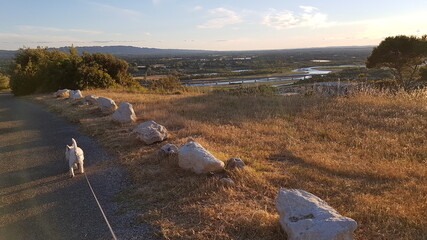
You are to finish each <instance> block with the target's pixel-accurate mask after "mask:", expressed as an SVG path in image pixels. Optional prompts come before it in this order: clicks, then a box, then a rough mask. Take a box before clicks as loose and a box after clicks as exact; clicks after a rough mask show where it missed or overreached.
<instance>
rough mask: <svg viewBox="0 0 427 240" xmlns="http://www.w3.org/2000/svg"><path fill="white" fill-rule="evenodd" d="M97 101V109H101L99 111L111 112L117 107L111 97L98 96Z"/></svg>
mask: <svg viewBox="0 0 427 240" xmlns="http://www.w3.org/2000/svg"><path fill="white" fill-rule="evenodd" d="M97 102H98V107H99V109H101V112H103V113H113V112H114V111H116V109H117V105H116V103H115V102H114V101H113V99H110V98H104V97H99V98H98V99H97Z"/></svg>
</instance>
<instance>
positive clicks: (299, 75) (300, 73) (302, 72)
mask: <svg viewBox="0 0 427 240" xmlns="http://www.w3.org/2000/svg"><path fill="white" fill-rule="evenodd" d="M353 67H365V65H337V66H314V67H306V68H298V69H294V70H292V72H295V73H296V74H288V75H280V76H274V77H258V78H222V79H207V80H187V81H183V84H182V85H183V86H187V87H203V86H221V85H231V84H243V83H258V82H282V81H296V80H301V79H307V78H311V76H313V75H326V74H329V73H331V72H332V70H330V69H331V68H353ZM281 85H282V84H281Z"/></svg>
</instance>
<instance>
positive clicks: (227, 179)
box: [219, 178, 236, 187]
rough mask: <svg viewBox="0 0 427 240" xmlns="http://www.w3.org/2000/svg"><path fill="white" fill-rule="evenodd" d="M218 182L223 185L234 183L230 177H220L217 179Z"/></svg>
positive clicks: (232, 184) (229, 185) (231, 185)
mask: <svg viewBox="0 0 427 240" xmlns="http://www.w3.org/2000/svg"><path fill="white" fill-rule="evenodd" d="M219 182H220V183H221V184H222V185H223V186H224V187H233V186H234V185H236V184H235V183H234V181H233V180H232V179H231V178H221V179H220V180H219Z"/></svg>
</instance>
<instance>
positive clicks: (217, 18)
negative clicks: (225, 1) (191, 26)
mask: <svg viewBox="0 0 427 240" xmlns="http://www.w3.org/2000/svg"><path fill="white" fill-rule="evenodd" d="M209 14H210V15H211V16H213V18H212V19H210V20H209V21H207V22H206V23H204V24H202V25H198V26H197V27H198V28H223V27H224V26H226V25H230V24H236V23H240V22H242V19H241V17H240V16H239V15H238V14H237V13H236V12H234V11H231V10H228V9H225V8H215V9H212V10H209Z"/></svg>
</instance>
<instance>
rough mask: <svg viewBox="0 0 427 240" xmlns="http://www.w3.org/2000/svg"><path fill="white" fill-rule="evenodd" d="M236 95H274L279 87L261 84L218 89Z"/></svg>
mask: <svg viewBox="0 0 427 240" xmlns="http://www.w3.org/2000/svg"><path fill="white" fill-rule="evenodd" d="M217 92H220V93H226V94H230V95H234V96H273V95H276V94H277V88H274V87H272V86H269V85H259V86H251V87H243V86H239V87H237V88H231V89H222V90H217Z"/></svg>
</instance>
